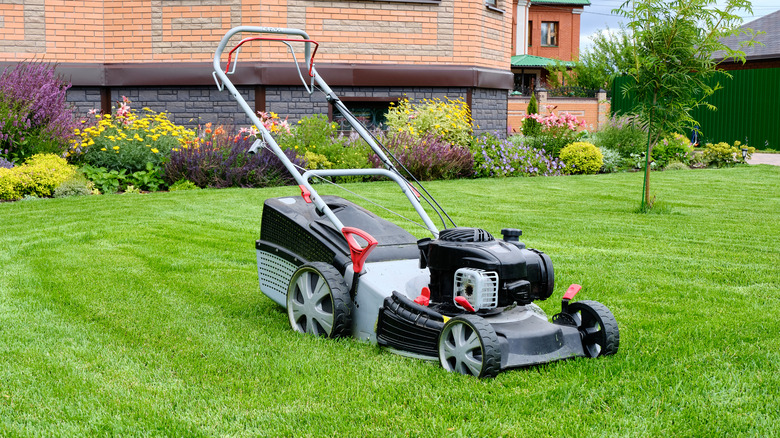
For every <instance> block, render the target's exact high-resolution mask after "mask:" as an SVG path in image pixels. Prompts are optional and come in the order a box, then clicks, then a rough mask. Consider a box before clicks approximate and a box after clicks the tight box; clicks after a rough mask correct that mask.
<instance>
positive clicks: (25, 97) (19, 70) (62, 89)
mask: <svg viewBox="0 0 780 438" xmlns="http://www.w3.org/2000/svg"><path fill="white" fill-rule="evenodd" d="M68 88H70V84H68V83H66V82H65V81H64V80H63V79H62V78H61V77H59V76H57V74H56V72H55V71H54V66H53V65H51V64H47V63H43V62H21V63H18V64H16V65H15V66H14V67H12V68H11V67H9V68H6V69H5V70H3V71H2V72H1V73H0V155H5V156H6V157H7V158H10V159H11V160H13V161H16V162H17V163H21V162H23V161H24V160H25V159H26V158H28V157H31V156H33V155H36V154H41V153H47V154H54V155H61V154H62V153H63V152H65V150H66V149H67V148H68V142H69V140H70V139H71V138H72V137H73V129H74V128H75V127H76V120H75V119H74V117H73V111H72V106H71V105H69V104H68V103H67V98H66V96H67V90H68Z"/></svg>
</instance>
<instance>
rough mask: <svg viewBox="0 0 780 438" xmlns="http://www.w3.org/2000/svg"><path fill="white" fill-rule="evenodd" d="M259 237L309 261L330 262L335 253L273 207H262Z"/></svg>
mask: <svg viewBox="0 0 780 438" xmlns="http://www.w3.org/2000/svg"><path fill="white" fill-rule="evenodd" d="M260 239H261V240H264V241H266V242H270V243H273V244H276V245H279V246H281V247H282V248H286V249H288V250H289V251H290V252H292V253H294V254H296V255H297V256H299V257H301V258H303V259H305V260H306V261H309V262H326V263H332V262H333V257H334V255H335V253H334V252H333V251H331V250H330V249H328V247H327V246H325V245H324V244H323V243H322V242H321V241H319V240H318V239H317V238H315V237H314V236H313V235H312V234H311V233H310V232H309V231H307V230H304V229H303V228H302V227H301V226H300V225H298V224H297V223H295V222H294V221H292V220H290V219H289V218H287V217H285V216H284V215H283V214H281V213H279V212H278V211H276V210H274V209H273V208H268V207H266V208H264V209H263V221H262V228H261V229H260Z"/></svg>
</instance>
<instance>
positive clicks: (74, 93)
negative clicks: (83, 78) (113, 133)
mask: <svg viewBox="0 0 780 438" xmlns="http://www.w3.org/2000/svg"><path fill="white" fill-rule="evenodd" d="M67 101H68V103H69V104H71V105H73V107H74V108H75V110H74V115H75V116H76V118H85V117H86V116H87V114H88V113H89V111H90V110H92V109H98V110H99V109H100V88H98V87H71V88H69V89H68V92H67Z"/></svg>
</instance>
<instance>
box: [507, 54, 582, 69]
mask: <svg viewBox="0 0 780 438" xmlns="http://www.w3.org/2000/svg"><path fill="white" fill-rule="evenodd" d="M556 63H563V65H565V66H566V67H574V63H573V62H571V61H559V60H557V59H551V58H542V57H541V56H534V55H517V56H513V57H512V67H542V68H547V67H548V66H551V65H555V64H556Z"/></svg>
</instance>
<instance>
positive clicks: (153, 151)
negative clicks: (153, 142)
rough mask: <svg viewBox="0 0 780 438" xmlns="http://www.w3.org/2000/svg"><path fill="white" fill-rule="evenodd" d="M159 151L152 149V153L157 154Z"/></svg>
mask: <svg viewBox="0 0 780 438" xmlns="http://www.w3.org/2000/svg"><path fill="white" fill-rule="evenodd" d="M159 152H160V151H158V150H157V148H152V153H155V154H156V153H159Z"/></svg>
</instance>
